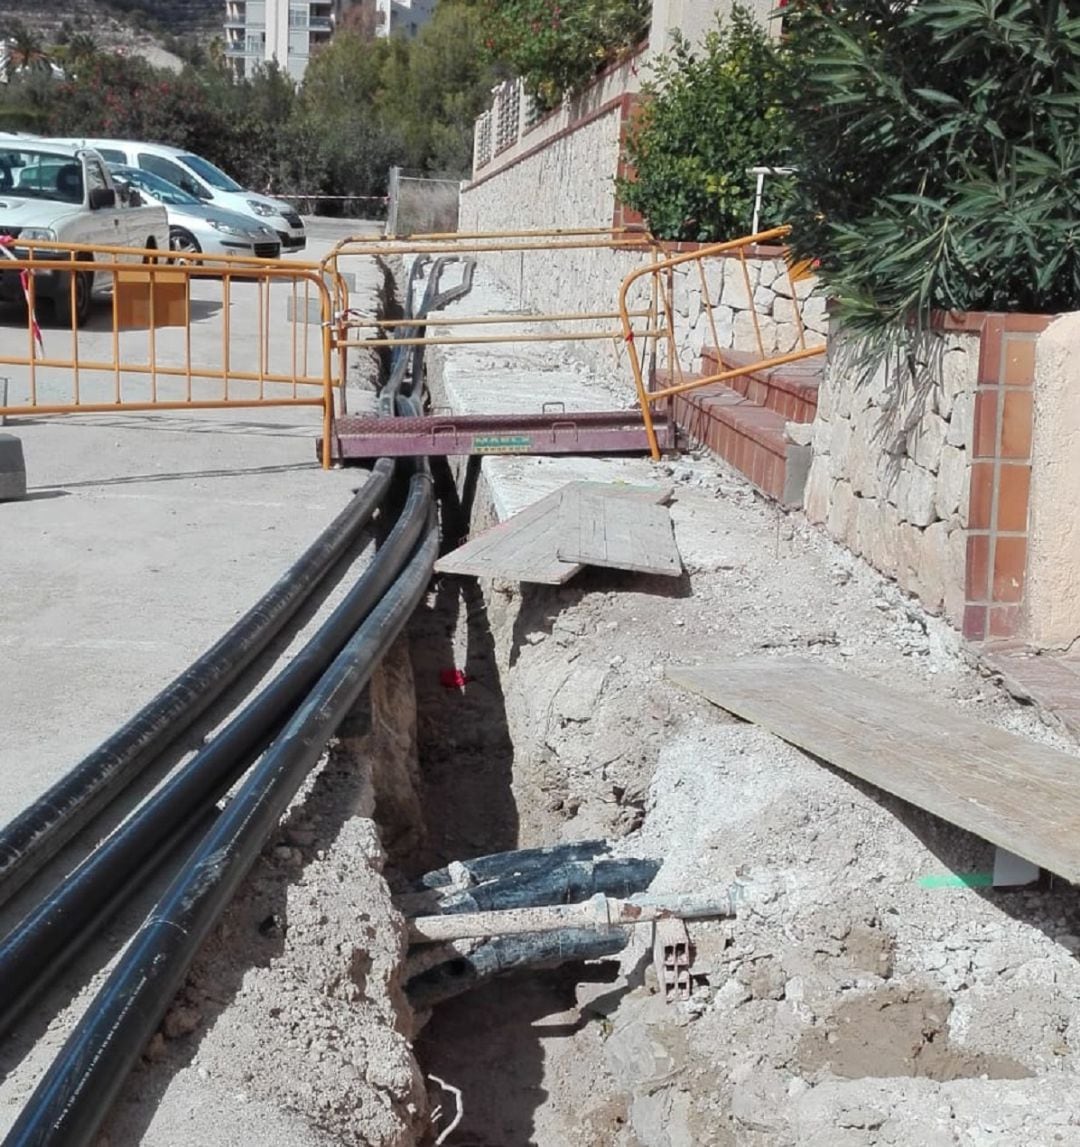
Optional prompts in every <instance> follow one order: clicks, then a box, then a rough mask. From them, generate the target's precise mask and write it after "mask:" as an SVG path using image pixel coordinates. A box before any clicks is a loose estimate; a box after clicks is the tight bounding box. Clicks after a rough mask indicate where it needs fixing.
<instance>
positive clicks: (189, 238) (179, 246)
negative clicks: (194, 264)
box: [169, 227, 202, 263]
mask: <svg viewBox="0 0 1080 1147" xmlns="http://www.w3.org/2000/svg"><path fill="white" fill-rule="evenodd" d="M169 250H170V251H172V258H171V259H170V260H169V262H171V263H189V262H191V261H192V260H190V259H188V258H187V256H188V255H198V254H200V253H201V252H202V248H201V247H200V246H199V241H198V239H196V238H195V236H194V235H192V233H191V232H190V231H185V230H184V229H183V228H182V227H174V228H173V229H172V230H171V231H170V232H169Z"/></svg>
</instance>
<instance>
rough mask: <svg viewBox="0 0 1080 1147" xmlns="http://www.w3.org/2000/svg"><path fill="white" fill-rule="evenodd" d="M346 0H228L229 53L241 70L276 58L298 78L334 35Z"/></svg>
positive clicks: (247, 70) (242, 73)
mask: <svg viewBox="0 0 1080 1147" xmlns="http://www.w3.org/2000/svg"><path fill="white" fill-rule="evenodd" d="M349 6H350V5H349V3H348V2H347V0H225V55H226V58H227V59H228V60H229V62H230V63H231V64H232V66H233V68H234V69H235V70H236V74H237V75H238V76H250V75H251V74H252V72H254V70H255V69H256V68H257V67H258V66H259V65H260V64H267V63H270V61H271V60H276V61H277V62H278V66H279V67H280V68H282V69H283V70H284V71H285V72H287V73H288V74H289V75H290V76H292V77H293V78H294V79H296V80H300V79H302V78H303V76H304V70H305V69H306V68H307V64H308V60H309V59H310V58H311V56H312V54H313V53H314V52H316V51H317V50H318V49H319V47H320V45H322V44H325V43H327V42H328V41H329V39H330V37H331V35H332V34H333V31H334V25H335V24H336V22H337V20H338V18H339V17H340V15H341V12H342V9H343V8H347V7H349Z"/></svg>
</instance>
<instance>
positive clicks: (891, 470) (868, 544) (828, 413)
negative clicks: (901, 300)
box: [805, 331, 979, 625]
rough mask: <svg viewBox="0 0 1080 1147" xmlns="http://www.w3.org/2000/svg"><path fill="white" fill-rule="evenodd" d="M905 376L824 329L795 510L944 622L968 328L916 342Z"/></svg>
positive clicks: (966, 409) (959, 497)
mask: <svg viewBox="0 0 1080 1147" xmlns="http://www.w3.org/2000/svg"><path fill="white" fill-rule="evenodd" d="M919 357H920V361H919V363H918V366H917V377H916V378H913V377H912V371H911V370H910V369H909V368H908V366H907V365H906V364H905V363H902V362H899V361H897V359H896V358H895V357H893V358H892V359H891V360H890V361H888V362H885V363H878V364H877V365H876V366H874V367H870V366H869V365H866V364H864V363H860V362H859V361H858V358H859V349H858V346H857V344H853V343H852V342H851V341H850V340H847V341H845V340H842V339H838V338H834V339H833V340H832V342H831V343H830V346H829V352H828V356H827V361H826V370H825V377H824V379H823V381H822V384H821V390H820V392H819V396H818V412H817V418H816V420H815V422H814V430H813V461H812V463H811V467H810V476H809V479H808V482H807V489H806V501H805V506H806V514H807V517H808V518H809V519H810V520H811V521H812V522H816V523H820V524H823V525H824V526H825V527H826V529H827V530H828V532H829V533H830V534H831V535H832V536H833V537H834V538H836V539H837V540H838V541H840V542H843V543H844V544H845V545H846V546H848V547H849V548H850V549H852V550H853V551H854V552H855V553H857V554H861V555H862V556H863V557H864V558H865V559H866V560H867V561H868V562H869V563H870V564H871V565H873V566H875V567H876V568H877V569H879V570H881V571H882V572H883V573H886V574H889V575H890V576H893V577H895V578H896V579H897V581H898V582H899V583H900V585H901V586H902V587H903V588H904V589H906V590H908V591H909V592H911V593H913V594H916V595H917V596H918V597H919V598H920V599H921V600H922V601H923V603H924V604H925V605H926V606H928V607H929V608H930V609H934V610H943V611H944V612H945V615H946V616H947V617H948V619H949V620H950V621H951V622H953V623H954V624H956V625H959V624H961V623H962V620H963V615H964V605H965V597H964V585H965V565H966V537H967V534H966V531H967V527H968V505H969V483H970V476H969V468H970V456H969V450H970V445H971V439H972V428H973V416H974V404H975V390H976V384H977V375H978V364H979V336H978V333H974V332H966V331H956V332H939V333H933V334H931V335H929V336H927V339H926V340H925V342H924V345H923V348H922V353H921V354H920V356H919Z"/></svg>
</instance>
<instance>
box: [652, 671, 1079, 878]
mask: <svg viewBox="0 0 1080 1147" xmlns="http://www.w3.org/2000/svg"><path fill="white" fill-rule="evenodd" d="M667 676H668V678H669V679H670V680H671V681H674V682H675V683H676V684H678V685H682V686H684V687H685V688H687V689H690V690H692V691H693V692H695V693H700V694H702V695H703V696H705V697H707V698H708V699H709V700H710V701H712V702H713V703H714V704H716V705H719V706H720V707H721V708H723V709H726V710H728V712H730V713H734V714H735V715H736V716H739V717H742V718H743V719H744V720H746V721H752V722H754V724H756V725H760V726H761V727H762V728H765V729H768V730H769V731H770V732H772V733H775V734H776V735H777V736H778V737H781V738H783V740H785V741H789V742H790V743H791V744H793V745H796V746H798V747H799V748H800V749H803V750H805V751H806V752H808V753H813V754H814V756H817V757H821V758H822V759H824V760H826V761H828V762H829V763H830V764H833V765H836V766H837V767H838V768H841V769H843V770H844V771H845V772H849V773H853V774H854V775H855V776H857V777H861V778H862V779H863V780H865V781H869V782H870V783H871V784H873V785H876V786H877V787H878V788H881V789H884V790H885V791H886V792H890V793H893V794H894V795H895V796H898V797H901V798H902V799H903V800H906V801H909V802H910V803H911V804H914V805H918V806H919V807H920V808H923V809H926V810H927V811H929V812H932V813H934V814H935V815H937V816H939V817H941V818H943V819H944V820H947V821H950V822H952V823H953V824H956V825H959V826H960V827H961V828H964V829H967V831H968V832H973V833H975V834H976V835H978V836H981V837H983V839H985V840H988V841H991V842H992V843H993V844H996V845H998V846H999V847H1001V848H1006V849H1008V850H1009V851H1010V852H1012V853H1015V854H1016V855H1017V856H1021V857H1024V858H1025V859H1026V860H1030V861H1032V862H1033V863H1035V864H1038V865H1040V866H1041V867H1043V868H1046V869H1049V870H1050V871H1051V872H1054V873H1057V874H1058V875H1059V876H1064V877H1065V878H1066V879H1068V880H1071V881H1073V882H1074V883H1076V882H1080V759H1077V758H1076V757H1071V756H1069V755H1068V754H1067V753H1062V752H1059V751H1058V750H1056V749H1052V748H1050V747H1048V746H1046V745H1040V744H1037V743H1036V742H1034V741H1029V740H1027V739H1026V738H1024V737H1019V736H1016V735H1015V734H1013V733H1006V732H1004V731H1002V730H1000V729H995V728H993V727H992V726H990V725H986V724H983V723H982V722H981V721H977V720H974V719H972V718H971V717H966V716H962V715H959V714H956V713H954V712H952V711H951V710H949V709H945V708H943V707H942V706H940V705H936V704H934V703H933V702H930V701H924V700H923V699H922V698H919V697H912V696H910V695H908V694H904V693H902V692H900V691H898V690H896V689H893V688H891V687H888V686H886V685H882V684H880V683H878V682H873V681H866V680H863V679H862V678H859V677H856V676H854V675H852V674H849V673H843V672H841V671H839V670H836V669H830V668H828V667H827V666H823V665H819V664H817V663H815V662H811V661H803V660H799V659H794V658H793V659H787V658H783V659H772V658H761V657H750V658H741V659H736V660H733V661H729V662H726V663H724V664H723V665H705V666H701V667H698V668H694V667H678V668H671V669H669V670H668V673H667Z"/></svg>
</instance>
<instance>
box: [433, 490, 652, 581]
mask: <svg viewBox="0 0 1080 1147" xmlns="http://www.w3.org/2000/svg"><path fill="white" fill-rule="evenodd" d="M595 488H600V489H603V490H610V491H614V493H613V495H612V496H614V497H624V498H630V499H633V500H636V501H638V502H639V503H641V502H644V503H645V504H653V503H657V502H666V501H668V500H669V499H670V498H671V487H663V486H630V485H625V484H622V483H616V482H613V483H610V484H606V483H602V482H571V483H569V484H568V485H566V486H563V487H561V488H560V489H558V490H555V491H554V492H553V493H551V494H548V495H547V497H545V498H541V499H540V501H539V502H534V503H533V504H532V505H531V506H529V507H527V508H526V509H524V510H522V511H521V512H520V513H517V514H514V515H512V516H511V517H509V518H507V519H506V521H505V522H500V523H499V524H498V525H497V526H493V527H492V528H491V529H489V530H485V531H484V532H483V533H482V534H479V535H478V536H477V537H475V538H470V539H469V541H467V542H466V543H465V544H464V545H463V546H459V547H458V548H457V549H456V550H453V551H452V552H450V553H449V554H446V555H445V556H444V557H441V558H439V560H438V561H437V562H436V563H435V572H436V573H451V574H465V575H471V576H473V577H485V578H505V579H506V580H507V581H525V582H539V583H540V584H542V585H562V584H563V583H564V582H566V581H568V580H569V579H570V578H572V577H573V576H574V574H576V573H578V572H579V571H580V570H581V569H582V565H581V563H580V562H568V561H563V560H561V559H560V558H559V556H558V550H559V503H560V502H561V501H562V498H563V496H564V495H565V494H566V493H567V492H568V491H570V492H571V493H572V494H577V493H580V492H581V491H582V490H586V491H587V490H590V489H595Z"/></svg>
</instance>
